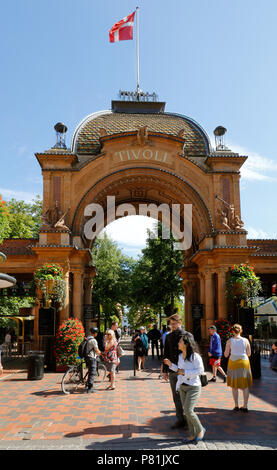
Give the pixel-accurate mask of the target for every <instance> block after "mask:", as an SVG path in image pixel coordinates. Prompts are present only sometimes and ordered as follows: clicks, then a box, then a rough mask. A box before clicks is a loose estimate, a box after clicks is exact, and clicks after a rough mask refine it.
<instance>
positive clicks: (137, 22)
mask: <svg viewBox="0 0 277 470" xmlns="http://www.w3.org/2000/svg"><path fill="white" fill-rule="evenodd" d="M136 11H137V15H136V43H137V93H139V92H140V88H139V7H137V8H136Z"/></svg>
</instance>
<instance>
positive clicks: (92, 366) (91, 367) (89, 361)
mask: <svg viewBox="0 0 277 470" xmlns="http://www.w3.org/2000/svg"><path fill="white" fill-rule="evenodd" d="M86 366H87V368H88V378H87V384H88V388H92V387H93V382H94V377H95V375H96V370H97V362H96V359H95V358H93V357H86Z"/></svg>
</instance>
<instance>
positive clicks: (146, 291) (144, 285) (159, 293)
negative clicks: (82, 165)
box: [132, 222, 183, 315]
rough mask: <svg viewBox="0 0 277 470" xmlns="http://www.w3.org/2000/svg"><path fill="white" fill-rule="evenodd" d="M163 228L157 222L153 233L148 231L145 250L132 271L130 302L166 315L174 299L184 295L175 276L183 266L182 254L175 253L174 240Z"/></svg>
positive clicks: (172, 305) (170, 310) (169, 311)
mask: <svg viewBox="0 0 277 470" xmlns="http://www.w3.org/2000/svg"><path fill="white" fill-rule="evenodd" d="M163 231H164V232H165V227H163V226H162V224H161V223H160V222H158V223H157V226H156V233H157V237H155V233H153V232H151V231H150V230H148V238H147V241H146V248H145V249H143V250H142V257H141V258H140V259H139V260H138V262H137V264H136V266H135V267H134V270H133V276H132V286H133V293H132V298H133V302H134V303H135V304H136V305H137V306H140V307H141V305H142V304H143V305H144V306H145V305H148V304H149V305H150V306H151V307H152V308H153V309H155V310H156V311H158V312H160V313H161V311H162V309H163V310H164V312H165V313H166V314H167V315H170V314H171V313H173V309H174V303H175V298H179V297H180V296H181V295H182V294H183V288H182V280H181V279H180V278H179V276H178V275H177V273H178V271H179V269H180V268H181V267H182V264H183V256H182V252H181V251H178V250H174V241H175V239H174V237H173V235H172V233H171V232H170V231H169V230H168V233H167V237H168V238H165V237H163Z"/></svg>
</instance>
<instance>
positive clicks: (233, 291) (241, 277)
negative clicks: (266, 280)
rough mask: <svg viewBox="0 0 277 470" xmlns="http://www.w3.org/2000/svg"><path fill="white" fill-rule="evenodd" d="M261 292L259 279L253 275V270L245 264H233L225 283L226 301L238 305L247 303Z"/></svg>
mask: <svg viewBox="0 0 277 470" xmlns="http://www.w3.org/2000/svg"><path fill="white" fill-rule="evenodd" d="M261 290H262V285H261V281H260V278H259V277H258V276H256V274H255V273H254V268H253V267H252V266H249V265H247V264H239V265H237V264H234V265H233V266H232V268H231V269H230V273H229V276H228V279H227V281H226V295H227V299H229V300H231V301H234V302H235V303H239V302H240V301H241V300H246V301H249V300H250V299H251V298H253V297H256V296H257V295H258V294H259V292H260V291H261Z"/></svg>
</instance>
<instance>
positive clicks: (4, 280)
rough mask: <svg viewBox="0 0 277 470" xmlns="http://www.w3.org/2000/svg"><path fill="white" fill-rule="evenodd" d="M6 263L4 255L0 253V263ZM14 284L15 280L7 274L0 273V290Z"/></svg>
mask: <svg viewBox="0 0 277 470" xmlns="http://www.w3.org/2000/svg"><path fill="white" fill-rule="evenodd" d="M4 261H6V255H4V253H1V251H0V262H4ZM15 284H16V279H15V278H14V277H12V276H8V274H4V273H0V289H7V287H12V286H14V285H15Z"/></svg>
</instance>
